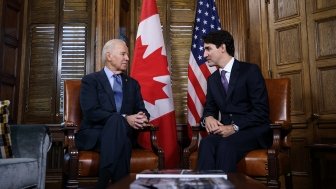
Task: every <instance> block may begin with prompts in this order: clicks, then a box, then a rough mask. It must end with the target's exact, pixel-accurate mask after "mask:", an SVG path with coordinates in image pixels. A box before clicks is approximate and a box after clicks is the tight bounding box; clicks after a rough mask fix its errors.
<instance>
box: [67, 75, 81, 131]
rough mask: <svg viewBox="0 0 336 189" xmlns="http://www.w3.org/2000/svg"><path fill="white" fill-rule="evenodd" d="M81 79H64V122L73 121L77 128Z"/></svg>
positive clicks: (79, 120)
mask: <svg viewBox="0 0 336 189" xmlns="http://www.w3.org/2000/svg"><path fill="white" fill-rule="evenodd" d="M80 85H81V80H75V79H72V80H64V122H69V123H73V124H74V126H77V130H78V129H79V126H80V122H81V117H82V111H81V108H80V103H79V94H80Z"/></svg>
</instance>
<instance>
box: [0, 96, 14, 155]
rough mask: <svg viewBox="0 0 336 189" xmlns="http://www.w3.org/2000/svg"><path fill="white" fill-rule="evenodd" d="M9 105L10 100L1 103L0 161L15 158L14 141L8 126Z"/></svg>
mask: <svg viewBox="0 0 336 189" xmlns="http://www.w3.org/2000/svg"><path fill="white" fill-rule="evenodd" d="M9 104H10V102H9V100H4V101H0V151H1V154H0V159H3V158H11V157H12V156H13V153H12V141H11V136H10V129H9V126H8V114H9V111H8V106H9Z"/></svg>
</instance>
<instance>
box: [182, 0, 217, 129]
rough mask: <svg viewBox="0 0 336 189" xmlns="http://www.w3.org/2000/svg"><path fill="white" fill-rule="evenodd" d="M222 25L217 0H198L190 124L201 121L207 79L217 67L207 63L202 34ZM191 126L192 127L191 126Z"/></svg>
mask: <svg viewBox="0 0 336 189" xmlns="http://www.w3.org/2000/svg"><path fill="white" fill-rule="evenodd" d="M220 29H221V25H220V21H219V17H218V13H217V8H216V4H215V0H198V1H197V6H196V16H195V23H194V30H193V35H192V43H191V52H190V58H189V65H188V96H187V106H188V125H189V126H195V125H198V124H199V122H200V118H201V116H202V113H203V106H204V104H205V95H206V88H207V87H206V80H207V78H208V77H209V76H210V75H211V73H213V72H214V71H215V70H216V68H214V67H213V68H210V67H209V66H208V65H207V64H206V59H205V58H204V57H203V54H204V43H203V40H202V36H204V35H206V34H207V33H209V32H210V31H212V30H220ZM189 128H190V127H189Z"/></svg>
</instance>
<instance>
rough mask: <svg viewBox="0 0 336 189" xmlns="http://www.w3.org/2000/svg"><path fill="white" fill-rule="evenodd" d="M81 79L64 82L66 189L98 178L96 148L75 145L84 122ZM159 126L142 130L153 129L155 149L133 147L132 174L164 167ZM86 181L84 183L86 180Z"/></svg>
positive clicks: (151, 131) (151, 134)
mask: <svg viewBox="0 0 336 189" xmlns="http://www.w3.org/2000/svg"><path fill="white" fill-rule="evenodd" d="M80 85H81V80H65V81H64V133H65V138H64V152H65V155H64V167H63V175H64V182H65V183H64V184H65V187H66V188H77V187H78V186H79V185H80V183H81V182H83V183H84V182H85V181H88V180H91V181H92V182H95V181H96V178H97V176H98V168H99V153H98V152H97V151H78V149H77V148H76V145H75V133H76V132H77V131H78V129H79V126H80V121H81V118H82V117H81V116H82V113H81V109H80V104H79V93H80ZM156 130H157V127H154V126H152V127H147V128H146V129H143V130H141V132H150V140H151V146H152V150H145V149H133V150H132V157H131V174H135V173H139V172H141V171H143V170H145V169H163V168H164V153H163V150H162V149H161V148H159V147H158V145H157V139H156V134H155V132H156ZM84 184H85V183H84Z"/></svg>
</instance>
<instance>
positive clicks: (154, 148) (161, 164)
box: [139, 124, 164, 169]
mask: <svg viewBox="0 0 336 189" xmlns="http://www.w3.org/2000/svg"><path fill="white" fill-rule="evenodd" d="M158 130H159V127H157V126H154V125H152V124H148V125H147V126H146V127H144V128H143V129H141V130H139V131H140V132H150V141H151V148H152V151H153V152H154V153H155V154H156V155H157V156H158V157H159V169H164V151H163V149H162V148H161V147H159V145H158V141H157V136H156V131H158Z"/></svg>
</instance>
